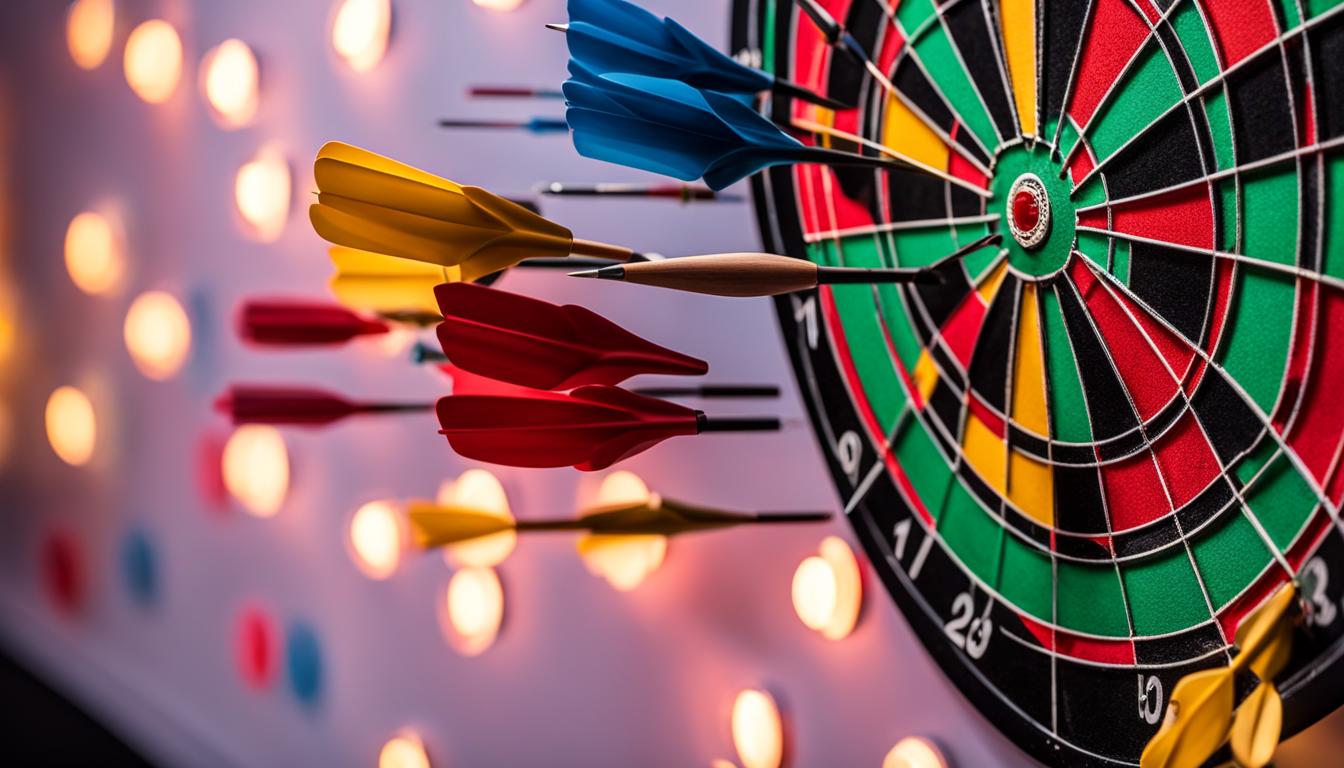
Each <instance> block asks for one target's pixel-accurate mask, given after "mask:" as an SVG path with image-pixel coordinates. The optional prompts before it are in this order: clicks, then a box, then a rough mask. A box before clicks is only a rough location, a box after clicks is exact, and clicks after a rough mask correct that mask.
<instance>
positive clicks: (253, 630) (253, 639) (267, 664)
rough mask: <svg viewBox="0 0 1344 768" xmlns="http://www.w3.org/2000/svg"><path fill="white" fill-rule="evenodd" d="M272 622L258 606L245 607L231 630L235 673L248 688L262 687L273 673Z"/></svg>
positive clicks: (268, 683) (269, 680)
mask: <svg viewBox="0 0 1344 768" xmlns="http://www.w3.org/2000/svg"><path fill="white" fill-rule="evenodd" d="M275 657H276V632H275V622H274V621H272V620H271V617H270V615H269V614H267V613H266V611H264V610H262V609H261V608H260V607H258V606H255V605H254V606H248V607H247V608H244V609H243V611H242V613H241V614H239V616H238V624H237V628H236V629H235V630H234V659H235V661H236V662H237V664H238V675H239V676H240V677H242V678H243V682H244V683H247V685H248V687H250V688H258V689H260V688H265V687H267V686H268V685H270V684H271V680H272V678H273V677H274V676H275Z"/></svg>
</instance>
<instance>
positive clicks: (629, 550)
mask: <svg viewBox="0 0 1344 768" xmlns="http://www.w3.org/2000/svg"><path fill="white" fill-rule="evenodd" d="M650 496H651V494H650V493H649V488H648V486H646V485H645V484H644V481H643V480H641V479H640V478H639V475H636V474H635V473H633V472H626V471H624V470H621V471H619V472H612V473H611V474H610V475H607V476H606V477H605V478H603V479H602V486H601V487H600V488H599V489H598V492H597V504H596V506H597V507H612V506H619V505H623V504H640V503H643V502H645V501H648V499H649V497H650ZM576 546H577V548H578V550H579V557H580V558H581V559H582V560H583V564H584V566H585V567H586V568H587V569H588V572H589V573H591V574H593V575H594V576H598V577H601V578H603V579H606V580H607V583H609V584H611V586H613V587H615V588H616V589H618V590H620V591H622V592H629V591H631V590H633V589H635V588H636V587H638V586H639V585H640V584H643V583H644V580H645V579H646V578H648V577H649V574H651V573H653V572H654V571H656V570H658V568H659V566H661V565H662V564H663V560H664V558H666V557H667V537H666V536H656V535H635V536H613V535H610V534H594V533H590V534H584V535H583V536H580V537H579V540H578V543H577V544H576Z"/></svg>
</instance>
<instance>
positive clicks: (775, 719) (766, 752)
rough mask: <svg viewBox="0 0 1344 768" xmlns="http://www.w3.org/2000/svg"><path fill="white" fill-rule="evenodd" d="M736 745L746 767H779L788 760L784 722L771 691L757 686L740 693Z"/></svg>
mask: <svg viewBox="0 0 1344 768" xmlns="http://www.w3.org/2000/svg"><path fill="white" fill-rule="evenodd" d="M733 747H734V748H736V749H737V759H738V760H739V761H741V763H742V768H779V766H780V764H781V763H783V762H784V724H783V722H782V721H781V719H780V717H779V708H778V707H776V706H775V700H774V699H773V698H771V696H770V694H768V693H766V692H765V691H758V690H754V689H747V690H745V691H742V692H741V693H739V694H737V699H736V700H735V701H734V702H733Z"/></svg>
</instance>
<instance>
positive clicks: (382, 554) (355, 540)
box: [347, 501, 408, 579]
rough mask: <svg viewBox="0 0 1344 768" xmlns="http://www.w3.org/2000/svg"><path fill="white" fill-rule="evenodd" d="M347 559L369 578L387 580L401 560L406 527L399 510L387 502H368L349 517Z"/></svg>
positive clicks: (404, 544) (405, 540) (404, 545)
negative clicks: (348, 556)
mask: <svg viewBox="0 0 1344 768" xmlns="http://www.w3.org/2000/svg"><path fill="white" fill-rule="evenodd" d="M349 534H350V535H349V538H348V539H347V543H348V544H349V545H350V558H351V559H352V560H354V561H355V565H357V566H359V569H360V570H361V571H363V572H364V575H366V576H368V577H369V578H371V579H386V578H387V577H389V576H391V575H392V574H393V573H395V572H396V570H397V565H398V564H400V563H401V553H402V550H404V549H405V548H406V542H407V535H408V534H407V530H406V525H405V523H404V522H403V520H402V516H401V513H400V511H399V510H398V509H397V507H396V505H394V504H393V503H392V502H390V501H371V502H369V503H368V504H365V505H364V506H362V507H360V508H359V509H357V510H355V514H354V515H353V516H352V517H351V518H350V529H349Z"/></svg>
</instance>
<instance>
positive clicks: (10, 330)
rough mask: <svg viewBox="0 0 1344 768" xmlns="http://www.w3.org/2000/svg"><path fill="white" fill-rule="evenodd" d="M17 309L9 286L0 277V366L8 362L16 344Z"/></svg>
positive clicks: (12, 291)
mask: <svg viewBox="0 0 1344 768" xmlns="http://www.w3.org/2000/svg"><path fill="white" fill-rule="evenodd" d="M18 332H19V307H18V302H17V301H16V300H15V298H14V289H13V288H12V287H11V284H10V283H9V282H8V281H7V280H6V279H5V277H4V276H3V275H0V365H4V364H6V363H8V362H9V359H10V358H11V357H13V355H14V347H15V344H16V343H17V342H18Z"/></svg>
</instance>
